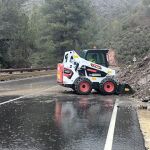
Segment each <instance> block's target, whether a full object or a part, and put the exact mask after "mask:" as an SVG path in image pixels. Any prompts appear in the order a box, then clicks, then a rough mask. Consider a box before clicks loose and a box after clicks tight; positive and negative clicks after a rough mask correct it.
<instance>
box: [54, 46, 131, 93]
mask: <svg viewBox="0 0 150 150" xmlns="http://www.w3.org/2000/svg"><path fill="white" fill-rule="evenodd" d="M107 54H108V50H105V49H104V50H95V49H94V50H92V49H91V50H83V51H75V50H72V51H68V52H66V53H65V55H64V59H63V63H59V64H58V66H57V82H58V83H59V84H60V85H62V86H65V87H69V88H72V89H73V90H74V91H75V92H76V93H77V94H81V95H87V94H89V93H91V91H92V89H94V90H96V91H98V92H99V93H101V94H120V93H131V92H132V89H131V87H130V86H129V85H128V84H120V83H119V82H118V81H117V80H116V79H115V75H116V73H115V70H113V69H110V68H108V65H109V64H108V61H107Z"/></svg>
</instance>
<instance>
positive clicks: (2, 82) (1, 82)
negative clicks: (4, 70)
mask: <svg viewBox="0 0 150 150" xmlns="http://www.w3.org/2000/svg"><path fill="white" fill-rule="evenodd" d="M53 76H56V74H52V75H43V76H38V77H28V78H24V79H16V80H9V81H0V84H5V83H11V82H17V81H25V80H30V79H31V80H32V79H38V78H44V77H53Z"/></svg>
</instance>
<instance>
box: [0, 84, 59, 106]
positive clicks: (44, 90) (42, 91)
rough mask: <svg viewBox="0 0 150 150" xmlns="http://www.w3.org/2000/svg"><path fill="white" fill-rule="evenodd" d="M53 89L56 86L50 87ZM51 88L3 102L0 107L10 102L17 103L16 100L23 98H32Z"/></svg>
mask: <svg viewBox="0 0 150 150" xmlns="http://www.w3.org/2000/svg"><path fill="white" fill-rule="evenodd" d="M54 87H57V85H56V86H53V87H51V88H54ZM51 88H47V89H44V90H42V91H40V92H39V91H38V92H35V93H32V94H29V95H23V96H20V97H18V98H15V99H10V100H8V101H5V102H2V103H0V106H1V105H4V104H8V103H11V102H14V101H17V100H20V99H22V98H25V97H28V96H32V95H34V94H36V93H38V94H39V93H42V92H45V91H48V90H50V89H51Z"/></svg>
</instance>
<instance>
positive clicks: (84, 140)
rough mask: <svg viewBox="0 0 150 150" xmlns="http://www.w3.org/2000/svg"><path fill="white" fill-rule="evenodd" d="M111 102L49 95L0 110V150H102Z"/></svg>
mask: <svg viewBox="0 0 150 150" xmlns="http://www.w3.org/2000/svg"><path fill="white" fill-rule="evenodd" d="M114 102H115V100H114V99H111V98H109V97H108V98H107V99H106V98H105V99H103V98H100V97H97V98H94V97H89V96H80V97H76V96H64V97H61V98H57V96H52V95H51V96H49V97H36V98H32V99H30V98H28V99H22V100H20V101H16V102H15V103H11V104H6V105H4V106H1V107H0V112H1V113H0V114H1V115H0V122H1V124H0V149H13V150H20V149H21V150H24V149H31V150H34V149H36V150H37V149H40V150H99V149H103V148H104V144H105V140H106V136H107V131H108V127H109V123H110V118H111V114H112V110H113V105H114Z"/></svg>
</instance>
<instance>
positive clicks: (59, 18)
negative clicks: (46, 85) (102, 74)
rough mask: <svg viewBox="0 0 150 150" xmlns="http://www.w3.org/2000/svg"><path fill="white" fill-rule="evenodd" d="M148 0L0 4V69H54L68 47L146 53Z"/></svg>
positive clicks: (123, 55) (122, 56)
mask: <svg viewBox="0 0 150 150" xmlns="http://www.w3.org/2000/svg"><path fill="white" fill-rule="evenodd" d="M149 41H150V1H149V0H128V1H126V0H113V1H112V0H107V1H104V0H45V2H44V1H43V0H39V1H38V2H37V1H36V2H35V3H31V0H0V68H19V67H31V66H33V67H38V66H49V65H56V64H57V63H58V62H59V61H61V59H62V57H63V54H64V52H65V51H67V50H71V49H85V48H93V46H95V45H96V46H97V47H98V48H114V49H115V50H116V51H117V54H118V59H119V62H120V63H122V62H123V63H131V61H132V58H133V55H135V56H136V57H137V58H140V57H141V56H144V55H145V54H146V53H147V52H149V51H150V42H149Z"/></svg>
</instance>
